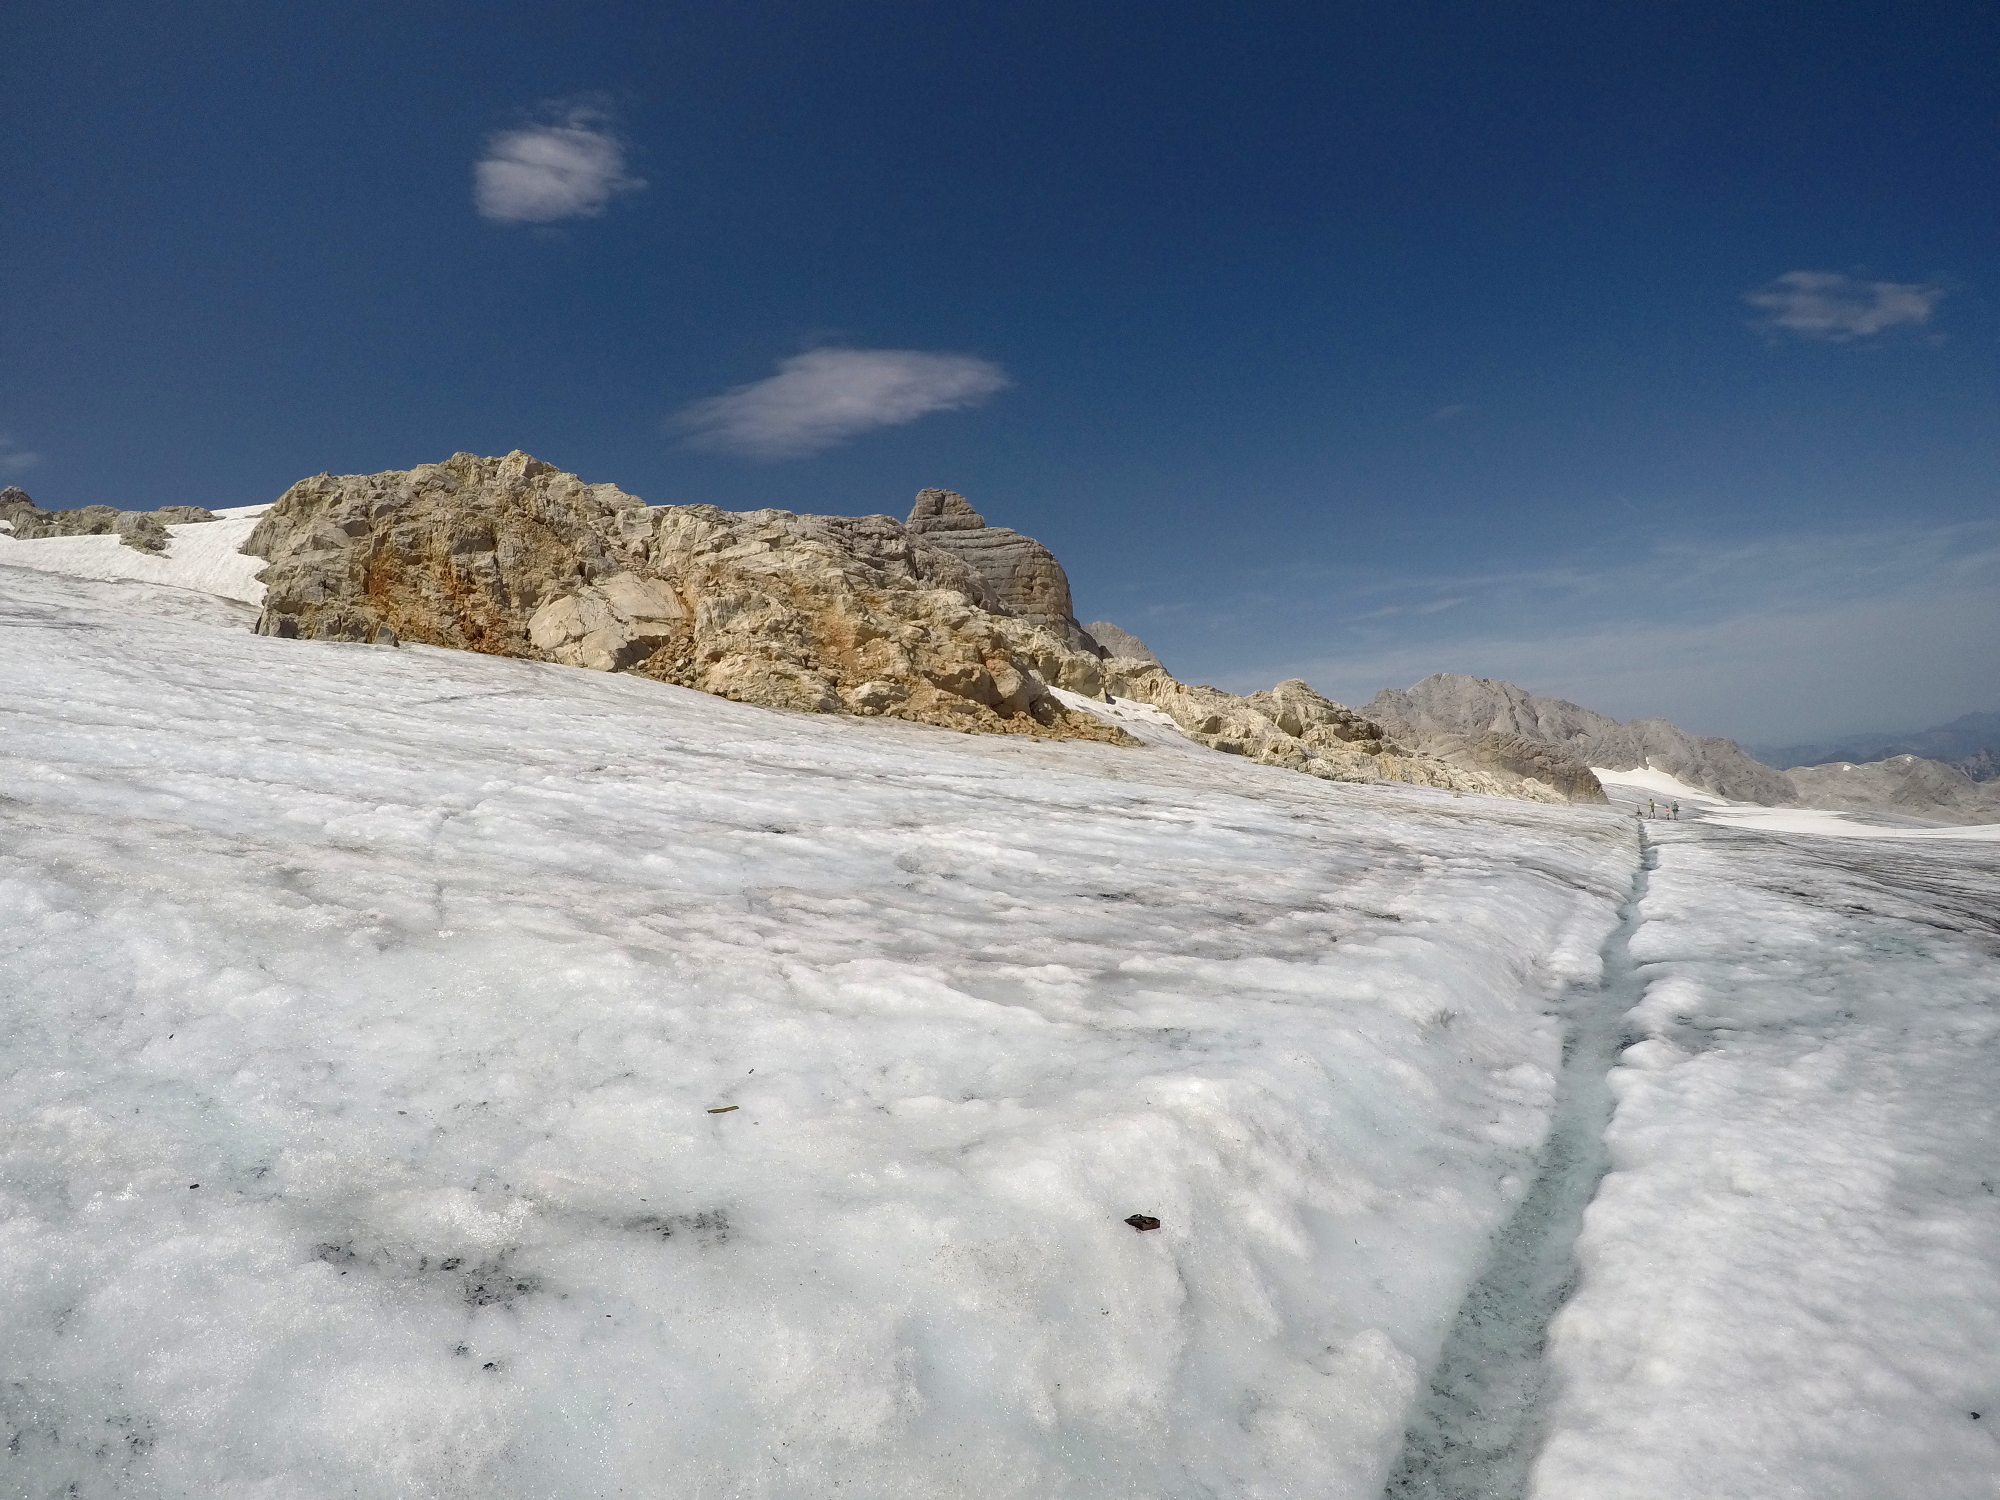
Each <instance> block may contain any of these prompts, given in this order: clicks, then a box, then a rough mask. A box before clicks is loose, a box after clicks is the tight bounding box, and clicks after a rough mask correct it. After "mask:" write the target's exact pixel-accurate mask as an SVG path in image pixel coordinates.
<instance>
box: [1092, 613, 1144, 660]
mask: <svg viewBox="0 0 2000 1500" xmlns="http://www.w3.org/2000/svg"><path fill="white" fill-rule="evenodd" d="M1083 629H1084V633H1085V634H1086V635H1088V636H1089V637H1090V638H1091V639H1092V640H1093V641H1096V642H1097V644H1098V645H1100V646H1102V647H1103V648H1104V650H1105V653H1106V654H1107V655H1110V656H1122V657H1124V658H1125V659H1126V660H1128V661H1144V662H1151V663H1152V664H1153V665H1154V666H1156V667H1157V666H1160V665H1162V663H1161V661H1160V659H1159V657H1157V656H1155V655H1153V653H1152V652H1151V651H1149V650H1147V649H1146V643H1145V642H1144V641H1142V640H1140V639H1139V637H1137V636H1136V635H1133V634H1132V633H1131V632H1130V631H1129V630H1120V629H1119V628H1118V627H1117V626H1116V625H1113V624H1112V623H1111V622H1110V621H1109V620H1092V621H1091V622H1090V623H1089V624H1088V625H1086V626H1084V627H1083Z"/></svg>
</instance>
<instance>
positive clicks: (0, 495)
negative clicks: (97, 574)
mask: <svg viewBox="0 0 2000 1500" xmlns="http://www.w3.org/2000/svg"><path fill="white" fill-rule="evenodd" d="M214 519H215V517H214V515H213V514H212V513H210V512H209V511H206V510H203V509H202V508H201V507H200V506H199V505H168V506H163V507H162V508H161V509H159V510H118V509H116V508H114V507H112V506H109V505H85V506H82V507H81V508H79V509H77V510H43V509H42V508H41V507H40V506H39V505H37V504H35V502H34V501H33V500H32V499H30V498H29V496H28V493H27V491H25V490H22V489H17V488H16V487H15V486H13V485H11V484H10V485H8V486H7V488H5V489H4V490H0V521H6V522H8V523H9V529H10V532H11V534H12V535H13V538H14V540H15V541H17V542H26V541H33V540H34V539H36V538H38V537H51V536H116V537H117V538H118V539H119V540H120V541H121V542H123V543H124V544H125V545H126V546H128V547H136V548H138V549H139V550H140V551H141V552H164V551H166V550H167V528H168V527H169V526H182V525H186V524H187V523H188V522H191V521H213V520H214Z"/></svg>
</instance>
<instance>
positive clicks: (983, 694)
mask: <svg viewBox="0 0 2000 1500" xmlns="http://www.w3.org/2000/svg"><path fill="white" fill-rule="evenodd" d="M244 551H245V552H248V553H250V554H252V555H253V556H257V557H262V558H266V559H268V561H269V566H268V567H266V568H265V570H264V573H263V582H264V585H265V598H264V610H263V614H262V616H261V617H260V618H259V620H258V625H257V628H258V629H259V630H260V631H262V632H263V633H265V634H267V635H277V636H298V637H310V638H315V639H320V640H343V641H369V642H378V643H383V644H389V643H394V642H396V641H398V640H405V641H422V642H426V643H428V644H431V645H437V646H450V647H456V648H458V649H461V650H470V651H483V652H487V653H490V654H495V655H503V656H522V657H529V658H533V659H537V660H542V661H551V662H561V663H565V664H568V665H572V666H579V667H592V668H596V669H598V670H602V671H625V672H633V673H637V674H640V675H643V676H648V677H654V678H658V679H660V680H662V681H666V682H673V683H678V684H681V685H683V686H686V687H693V688H699V689H701V690H702V691H704V692H710V693H717V694H720V695H722V696H724V697H729V698H736V699H740V700H741V701H743V702H747V703H757V704H762V705H765V706H767V707H773V708H790V709H802V710H807V711H811V712H820V713H852V714H864V715H880V716H884V717H890V718H901V719H910V720H915V721H918V722H921V723H927V724H937V725H944V726H947V727H950V728H955V729H963V730H967V731H981V732H987V733H1002V734H1037V735H1045V736H1051V737H1057V738H1077V739H1094V740H1101V741H1106V742H1111V743H1128V744H1129V743H1133V742H1132V741H1131V739H1130V737H1129V736H1128V735H1127V734H1126V733H1125V732H1124V731H1123V730H1122V729H1120V728H1117V727H1116V726H1115V725H1112V724H1110V723H1107V722H1106V721H1105V720H1104V719H1101V718H1099V717H1097V716H1095V715H1092V714H1090V713H1087V712H1084V711H1082V710H1079V709H1072V708H1068V707H1065V706H1064V704H1063V702H1062V700H1061V699H1060V698H1058V697H1057V696H1056V693H1055V692H1054V691H1053V690H1054V689H1061V690H1063V691H1065V692H1068V693H1073V694H1077V695H1079V696H1080V697H1082V698H1085V699H1100V698H1102V697H1103V696H1104V695H1105V694H1106V693H1107V691H1109V692H1115V693H1117V694H1119V695H1121V696H1123V697H1126V698H1132V699H1136V700H1139V701H1143V702H1147V703H1151V704H1154V705H1155V706H1157V707H1159V708H1161V709H1162V710H1163V711H1165V712H1166V713H1167V715H1168V716H1169V717H1170V718H1172V719H1173V721H1174V722H1175V723H1176V724H1177V725H1179V726H1180V727H1181V729H1182V731H1183V732H1184V733H1185V734H1187V736H1188V737H1189V738H1190V739H1193V740H1196V741H1198V742H1200V743H1202V744H1206V745H1210V746H1212V747H1214V748H1215V749H1218V750H1223V751H1227V752H1230V753H1233V754H1238V755H1243V756H1245V757H1247V758H1249V759H1252V760H1257V761H1261V762H1264V763H1266V764H1269V765H1274V766H1285V767H1289V768H1291V769H1293V770H1299V771H1305V772H1307V773H1309V774H1311V775H1315V776H1321V777H1326V778H1328V779H1332V780H1339V781H1381V780H1387V781H1403V782H1411V783H1415V784H1418V785H1423V786H1434V787H1441V788H1447V789H1450V790H1454V791H1468V792H1480V793H1485V794H1489V795H1494V796H1511V797H1526V798H1529V799H1532V800H1535V801H1542V802H1560V801H1563V800H1565V797H1564V794H1563V791H1562V790H1561V789H1560V788H1559V787H1557V786H1556V785H1555V784H1554V783H1552V782H1549V781H1546V780H1543V779H1541V778H1538V777H1537V776H1535V775H1533V774H1524V773H1521V772H1516V771H1513V770H1510V769H1507V768H1504V767H1502V768H1494V769H1480V768H1471V767H1465V766H1457V765H1452V764H1449V763H1447V762H1445V761H1443V760H1438V759H1433V758H1429V757H1426V756H1422V755H1418V754H1414V753H1412V752H1411V751H1409V750H1408V749H1406V748H1405V747H1403V746H1401V745H1398V744H1396V743H1394V742H1393V741H1391V740H1389V739H1388V738H1387V737H1386V736H1385V735H1384V733H1383V730H1382V727H1381V726H1380V725H1379V724H1377V723H1375V722H1373V721H1372V720H1370V719H1368V718H1365V717H1363V716H1362V715H1360V714H1357V713H1355V712H1353V711H1352V710H1351V709H1347V708H1343V707H1341V706H1340V705H1339V704H1337V703H1332V702H1330V701H1328V700H1327V699H1325V698H1322V697H1321V696H1320V695H1319V694H1317V693H1315V692H1313V691H1312V689H1311V688H1309V687H1307V686H1306V685H1305V684H1304V683H1303V682H1283V683H1280V684H1278V686H1277V687H1275V688H1272V689H1271V690H1270V691H1268V692H1262V693H1253V694H1251V695H1250V696H1248V697H1237V696H1236V695H1234V694H1232V693H1225V692H1221V691H1219V690H1217V689H1215V688H1208V687H1198V686H1190V685H1188V684H1185V683H1181V682H1177V681H1175V680H1174V678H1173V677H1171V676H1170V675H1168V673H1167V672H1166V671H1165V670H1164V669H1163V668H1161V667H1160V666H1159V665H1158V664H1157V663H1156V662H1153V661H1151V660H1148V659H1146V658H1145V657H1140V656H1133V655H1124V654H1110V655H1107V649H1106V647H1105V646H1104V645H1102V644H1100V643H1098V642H1097V641H1094V640H1092V639H1091V637H1090V636H1089V635H1088V634H1087V633H1086V632H1085V631H1084V630H1083V627H1081V626H1080V625H1078V624H1077V623H1076V621H1075V619H1074V618H1072V617H1071V615H1070V614H1069V583H1068V580H1067V579H1066V578H1065V577H1064V576H1063V572H1062V568H1061V566H1060V565H1059V564H1057V562H1056V561H1055V559H1054V558H1053V557H1052V556H1050V555H1049V553H1048V549H1047V548H1045V547H1043V546H1041V544H1040V543H1038V542H1035V541H1033V540H1032V539H1030V538H1028V537H1023V536H1020V535H1018V534H1017V533H1015V532H1012V531H1008V530H1006V529H1005V528H1003V527H990V526H987V525H986V523H985V521H984V519H983V518H982V517H981V516H980V515H979V514H978V512H976V511H974V510H973V509H972V507H971V505H970V504H968V503H967V502H966V501H965V499H964V497H963V496H960V495H956V494H953V493H952V492H951V491H949V490H926V491H924V492H923V493H922V494H920V495H919V496H918V497H917V506H916V509H915V511H914V512H913V513H912V518H911V522H910V524H908V525H903V524H901V523H898V522H897V521H894V520H892V519H891V518H889V517H888V516H862V517H859V518H850V517H845V516H813V515H794V514H792V513H791V512H789V511H781V510H759V511H748V512H731V511H723V510H717V509H716V508H715V507H714V506H709V505H648V504H646V503H645V502H644V501H643V500H640V499H638V498H637V497H636V496H632V495H628V494H626V493H625V492H624V491H622V490H620V489H619V488H617V486H615V485H610V484H586V483H584V482H583V481H582V480H581V479H579V478H577V476H576V475H574V474H565V473H562V472H560V471H558V470H557V469H556V468H555V466H554V465H552V464H546V463H543V462H541V461H540V460H539V459H535V458H531V457H530V456H529V455H527V454H525V453H519V452H515V453H510V454H508V455H507V456H506V457H505V458H478V457H475V456H473V455H472V454H469V453H460V454H456V455H454V456H453V457H452V458H450V459H448V460H446V461H445V462H444V463H440V464H424V465H420V466H419V467H417V468H415V469H411V470H409V471H407V472H390V473H384V474H372V475H349V476H345V477H336V476H333V475H329V474H321V475H317V476H315V477H314V478H311V479H304V480H301V481H300V482H299V483H297V484H295V485H293V486H292V487H291V488H290V489H289V490H287V491H286V492H285V493H284V495H283V496H282V497H280V498H279V500H278V502H277V503H276V504H275V505H273V506H272V507H271V509H270V510H269V511H268V512H267V513H266V514H265V516H264V517H263V519H262V520H261V521H260V522H259V523H258V526H257V529H256V531H255V532H254V533H253V534H252V535H251V538H250V540H249V542H248V543H247V544H246V545H245V547H244ZM1107 633H1110V632H1107ZM1117 634H1118V635H1121V636H1122V632H1117ZM1125 639H1126V640H1129V639H1130V638H1129V637H1126V638H1125ZM1134 644H1136V642H1135V643H1134ZM1139 649H1140V650H1142V651H1143V649H1144V648H1143V647H1140V648H1139Z"/></svg>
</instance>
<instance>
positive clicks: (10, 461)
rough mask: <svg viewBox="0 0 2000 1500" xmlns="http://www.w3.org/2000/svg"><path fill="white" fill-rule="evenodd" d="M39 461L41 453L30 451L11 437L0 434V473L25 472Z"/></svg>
mask: <svg viewBox="0 0 2000 1500" xmlns="http://www.w3.org/2000/svg"><path fill="white" fill-rule="evenodd" d="M41 461H42V455H41V454H39V453H30V452H28V450H27V449H25V448H23V447H21V446H20V445H19V444H17V443H16V442H15V441H14V440H13V439H12V438H10V437H6V436H4V435H0V474H25V473H27V472H28V470H30V469H32V468H34V466H35V465H36V464H38V463H40V462H41Z"/></svg>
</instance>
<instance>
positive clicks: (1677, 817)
mask: <svg viewBox="0 0 2000 1500" xmlns="http://www.w3.org/2000/svg"><path fill="white" fill-rule="evenodd" d="M1680 820H1681V805H1680V803H1678V802H1676V803H1675V804H1674V821H1675V822H1676V823H1678V822H1680Z"/></svg>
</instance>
